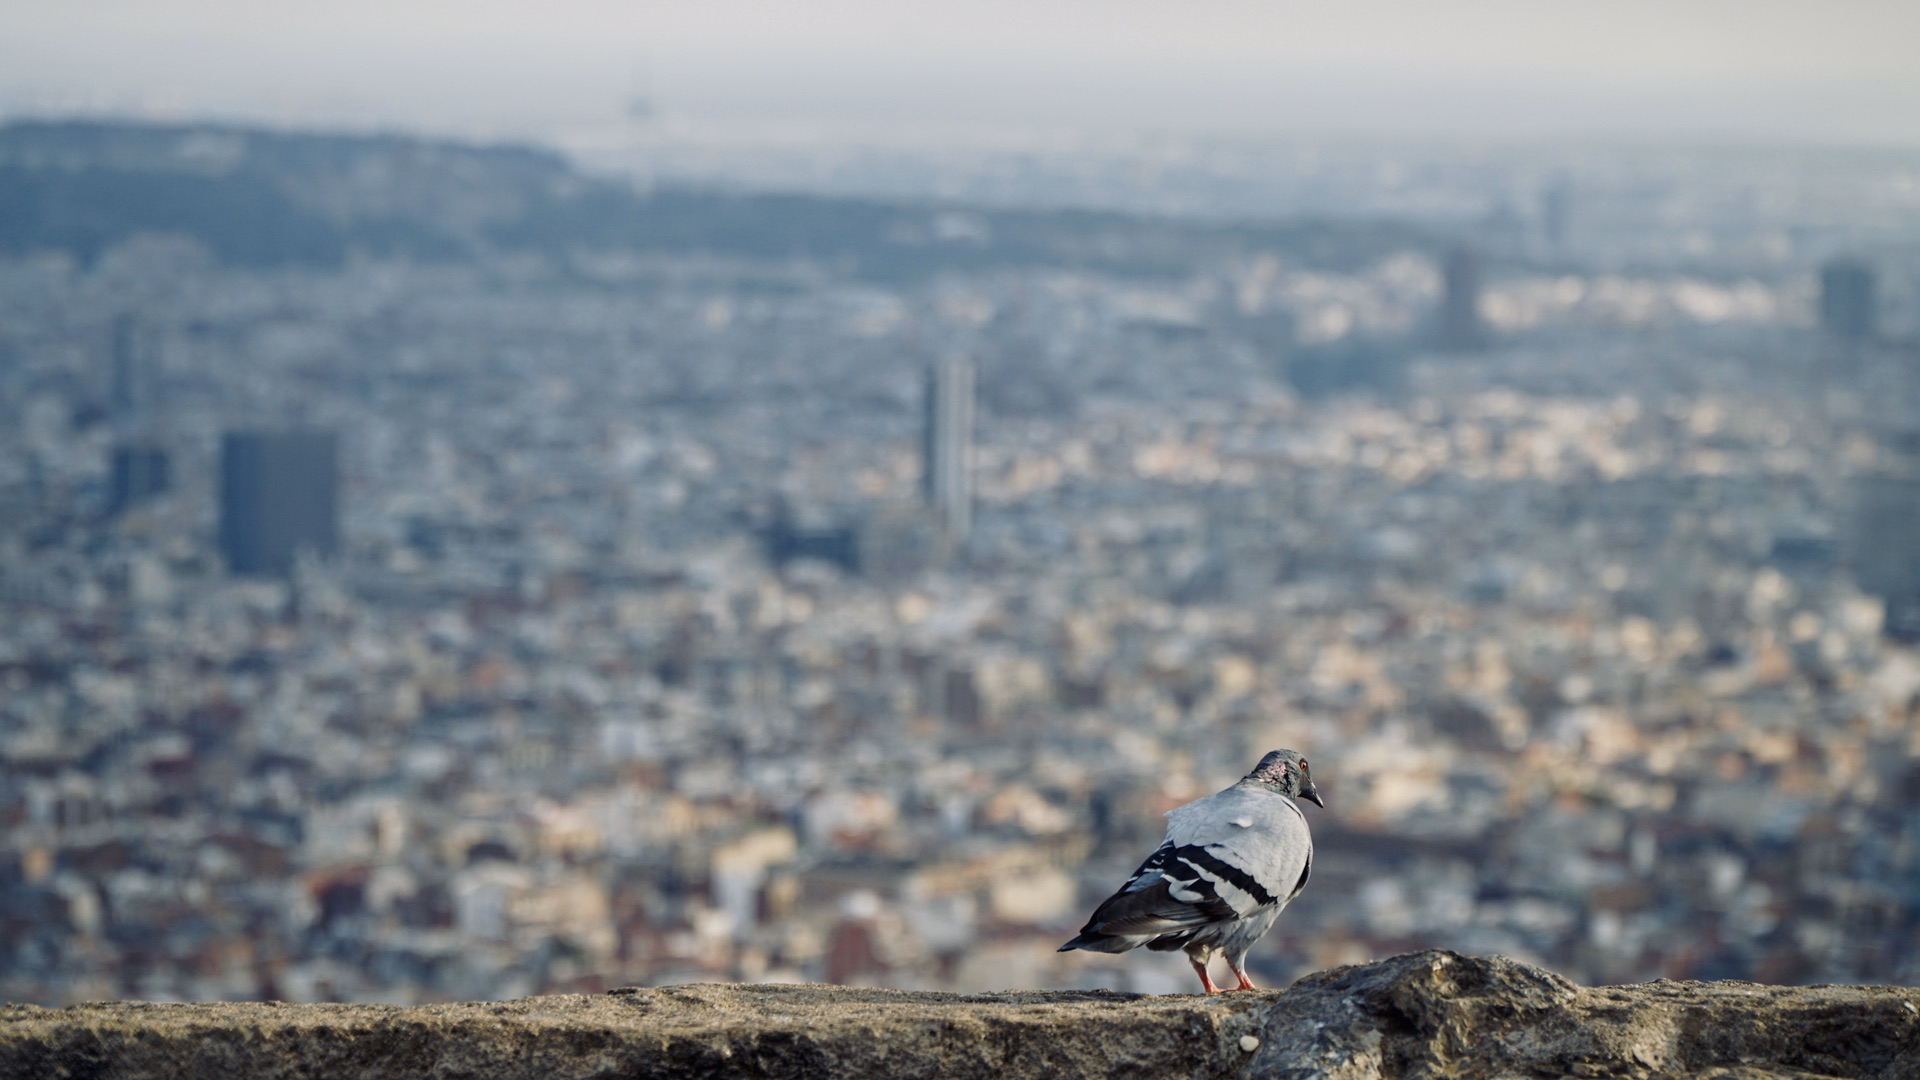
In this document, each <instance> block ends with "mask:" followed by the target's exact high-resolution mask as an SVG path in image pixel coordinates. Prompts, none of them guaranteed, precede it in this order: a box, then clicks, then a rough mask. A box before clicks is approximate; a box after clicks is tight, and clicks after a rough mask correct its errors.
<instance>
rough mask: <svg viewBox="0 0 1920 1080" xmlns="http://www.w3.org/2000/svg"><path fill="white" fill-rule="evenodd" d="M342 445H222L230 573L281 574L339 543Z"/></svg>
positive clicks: (287, 441) (271, 439) (325, 438)
mask: <svg viewBox="0 0 1920 1080" xmlns="http://www.w3.org/2000/svg"><path fill="white" fill-rule="evenodd" d="M339 490H340V465H339V438H338V437H337V436H335V435H334V433H333V432H331V431H230V432H228V433H227V434H226V436H225V438H223V439H222V441H221V455H220V549H221V551H223V552H224V553H225V554H226V556H227V568H228V569H229V570H231V571H232V572H233V573H235V574H248V575H283V574H286V573H288V572H289V571H291V570H292V569H293V564H294V560H295V558H296V556H298V555H299V553H300V552H302V551H308V552H312V553H313V554H316V555H326V554H329V553H331V552H332V551H333V549H334V547H335V546H336V545H337V543H338V540H339V516H340V508H339Z"/></svg>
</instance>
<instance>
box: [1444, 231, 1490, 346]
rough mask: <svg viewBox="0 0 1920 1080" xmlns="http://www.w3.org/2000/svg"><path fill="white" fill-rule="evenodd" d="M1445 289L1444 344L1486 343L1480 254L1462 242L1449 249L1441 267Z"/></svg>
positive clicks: (1472, 344)
mask: <svg viewBox="0 0 1920 1080" xmlns="http://www.w3.org/2000/svg"><path fill="white" fill-rule="evenodd" d="M1441 276H1442V278H1443V280H1444V285H1445V292H1444V293H1443V294H1442V295H1441V297H1440V325H1439V327H1438V330H1439V336H1440V345H1441V347H1442V348H1447V349H1472V348H1476V347H1478V346H1480V345H1483V344H1485V343H1486V327H1485V326H1484V325H1483V324H1482V323H1481V322H1480V253H1479V252H1478V251H1475V250H1474V249H1473V248H1471V247H1467V246H1465V245H1462V246H1460V247H1456V248H1454V249H1453V250H1451V251H1449V252H1447V258H1446V262H1445V263H1444V264H1442V266H1441Z"/></svg>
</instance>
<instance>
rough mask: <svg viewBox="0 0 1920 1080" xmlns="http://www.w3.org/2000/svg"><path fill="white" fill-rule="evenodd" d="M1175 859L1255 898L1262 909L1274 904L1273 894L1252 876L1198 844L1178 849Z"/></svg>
mask: <svg viewBox="0 0 1920 1080" xmlns="http://www.w3.org/2000/svg"><path fill="white" fill-rule="evenodd" d="M1173 857H1174V858H1176V859H1179V860H1180V861H1182V862H1184V863H1187V864H1188V865H1189V866H1192V867H1193V868H1194V869H1196V870H1205V871H1206V872H1207V873H1209V874H1212V875H1213V876H1214V877H1217V878H1219V879H1220V880H1221V881H1224V882H1227V883H1228V884H1230V885H1232V886H1233V887H1234V888H1236V889H1239V890H1240V891H1241V892H1243V893H1246V894H1247V895H1248V896H1251V897H1253V902H1254V903H1256V904H1259V905H1260V906H1261V907H1266V906H1267V905H1268V904H1271V903H1273V894H1272V893H1270V892H1268V891H1267V890H1266V889H1265V888H1263V887H1261V885H1260V883H1259V882H1258V881H1255V880H1254V879H1253V875H1252V874H1249V873H1247V872H1246V871H1245V870H1242V869H1240V868H1239V867H1237V866H1235V865H1233V864H1232V863H1230V862H1227V861H1226V860H1225V859H1222V858H1221V857H1220V856H1218V855H1215V854H1214V853H1213V852H1211V851H1208V850H1207V849H1206V848H1203V847H1201V846H1200V845H1198V844H1188V845H1187V846H1186V847H1183V848H1176V849H1175V850H1174V852H1173Z"/></svg>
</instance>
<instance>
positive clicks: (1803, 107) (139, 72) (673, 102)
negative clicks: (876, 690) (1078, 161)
mask: <svg viewBox="0 0 1920 1080" xmlns="http://www.w3.org/2000/svg"><path fill="white" fill-rule="evenodd" d="M1916 38H1920V12H1917V11H1916V10H1915V9H1914V7H1913V6H1912V5H1911V4H1906V3H1902V2H1900V0H1839V2H1834V3H1825V4H1812V3H1802V2H1794V0H1765V2H1752V3H1724V2H1709V0H1681V2H1667V3H1655V2H1647V0H1633V2H1623V3H1615V4H1604V5H1600V4H1592V5H1588V4H1539V3H1527V2H1524V0H1462V2H1458V3H1445V4H1440V3H1423V2H1419V0H1358V2H1352V3H1326V2H1304V3H1303V2H1295V3H1271V4H1262V3H1245V2H1219V0H1212V2H1203V3H1195V4H1181V5H1173V4H1162V3H1150V2H1140V0H1125V2H1105V3H1092V2H1077V0H1075V2H1067V0H1057V2H1051V3H1044V4H1023V3H1010V2H992V0H969V2H956V0H940V2H937V3H926V4H907V5H902V4H885V3H872V2H849V0H830V2H824V3H810V4H782V3H773V2H766V0H732V2H719V3H688V2H679V0H675V2H666V3H647V4H630V3H617V2H611V0H595V2H581V0H569V2H565V3H559V4H540V5H532V4H518V3H510V2H501V0H485V2H480V3H457V4H456V3H447V2H440V0H426V2H418V3H408V4H402V5H392V4H376V3H366V2H359V0H353V2H344V3H324V4H323V3H311V2H303V3H295V4H280V5H272V6H262V5H255V4H244V3H232V2H222V0H204V2H180V0H169V2H161V3H146V2H137V0H134V2H119V0H107V2H95V3H84V4H66V3H51V2H47V0H20V2H16V3H11V4H8V5H6V9H5V11H4V12H0V72H3V73H4V74H0V113H5V114H12V115H20V114H23V113H33V114H46V113H52V112H58V113H73V112H77V113H88V114H98V113H118V114H134V115H145V116H149V117H155V118H184V117H220V118H227V119H238V120H247V121H251V122H265V123H278V124H289V123H291V124H303V125H309V126H312V125H320V126H327V127H346V128H350V129H354V130H370V129H392V130H399V131H406V132H413V133H442V134H461V135H467V136H476V137H486V138H501V137H509V138H519V139H527V138H531V139H536V140H543V141H551V140H555V139H565V138H566V137H569V136H572V137H584V134H583V133H591V132H595V131H597V130H599V129H604V128H607V127H614V126H619V125H622V124H624V123H626V122H627V121H628V119H629V111H630V108H631V106H632V104H633V102H634V101H635V99H637V98H644V99H645V100H646V101H647V102H648V103H649V106H650V107H651V108H652V109H654V110H655V111H656V112H657V115H658V117H659V119H660V121H661V122H662V123H664V124H665V125H666V126H668V127H669V128H671V127H672V126H674V125H684V126H686V127H689V128H693V129H702V128H707V127H712V126H721V127H728V128H747V129H751V130H767V129H785V130H789V131H791V130H794V129H803V130H804V129H825V130H829V131H832V130H843V129H859V130H864V131H867V132H874V131H880V132H885V133H889V134H896V135H897V134H902V133H906V132H915V131H917V132H921V133H925V132H929V131H933V132H951V131H967V130H974V131H1006V130H1016V131H1029V132H1032V131H1039V132H1063V131H1094V132H1101V133H1116V132H1125V133H1131V132H1159V133H1170V134H1179V135H1221V134H1234V135H1250V136H1264V137H1271V136H1275V135H1303V134H1304V135H1341V136H1354V135H1368V136H1378V135H1392V136H1409V135H1420V136H1426V137H1434V136H1440V137H1453V136H1460V135H1482V136H1485V135H1499V136H1529V137H1552V138H1566V137H1570V136H1596V135H1597V136H1607V137H1613V138H1619V137H1628V136H1661V137H1666V138H1673V137H1677V136H1689V137H1711V138H1719V139H1734V140H1742V139H1759V140H1764V141H1769V142H1775V141H1780V140H1811V141H1815V142H1819V143H1823V144H1832V143H1836V142H1860V143H1868V144H1888V143H1906V144H1911V143H1913V142H1914V141H1915V140H1917V139H1920V109H1917V108H1916V107H1915V105H1916V102H1917V101H1920V73H1916V69H1915V65H1914V64H1913V63H1912V62H1911V55H1910V51H1909V49H1908V45H1909V44H1910V43H1911V42H1912V41H1914V40H1915V39H1916Z"/></svg>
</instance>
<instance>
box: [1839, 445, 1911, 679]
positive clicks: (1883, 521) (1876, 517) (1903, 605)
mask: <svg viewBox="0 0 1920 1080" xmlns="http://www.w3.org/2000/svg"><path fill="white" fill-rule="evenodd" d="M1854 497H1855V505H1854V521H1853V542H1852V543H1851V544H1850V545H1849V547H1850V548H1851V552H1850V554H1851V555H1852V559H1853V577H1854V581H1855V582H1856V583H1857V584H1858V585H1859V586H1860V589H1861V591H1863V592H1866V593H1870V594H1872V595H1874V596H1878V597H1880V598H1881V600H1883V601H1885V602H1886V605H1887V620H1886V634H1887V636H1888V637H1891V638H1895V639H1897V640H1901V641H1920V474H1915V475H1904V476H1903V475H1897V474H1894V475H1879V476H1867V477H1862V478H1860V479H1859V480H1858V481H1856V482H1855V487H1854Z"/></svg>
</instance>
